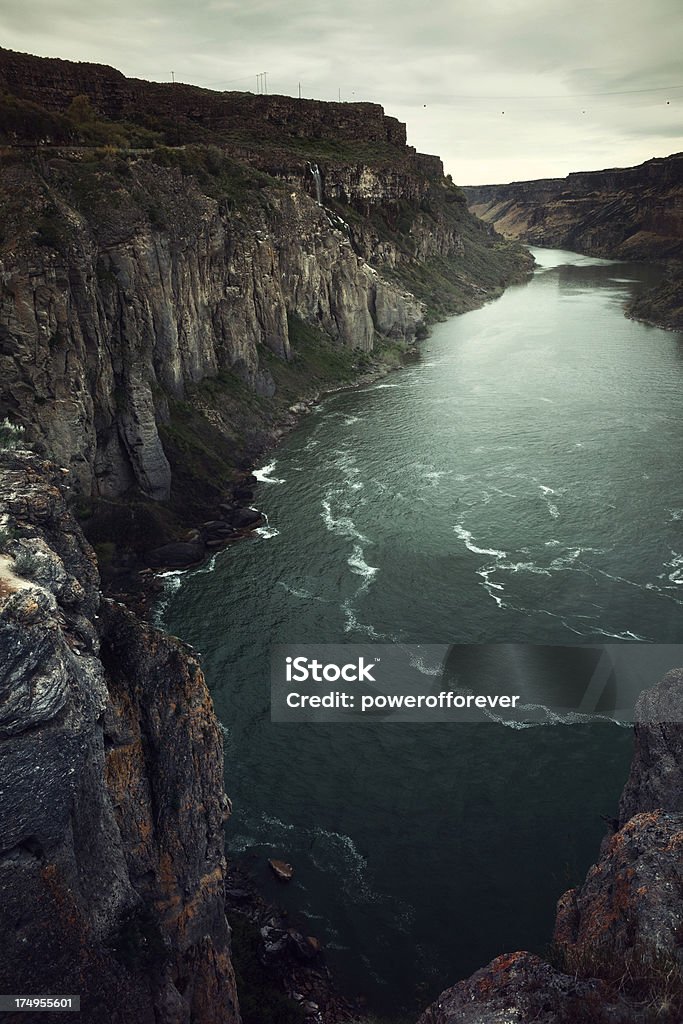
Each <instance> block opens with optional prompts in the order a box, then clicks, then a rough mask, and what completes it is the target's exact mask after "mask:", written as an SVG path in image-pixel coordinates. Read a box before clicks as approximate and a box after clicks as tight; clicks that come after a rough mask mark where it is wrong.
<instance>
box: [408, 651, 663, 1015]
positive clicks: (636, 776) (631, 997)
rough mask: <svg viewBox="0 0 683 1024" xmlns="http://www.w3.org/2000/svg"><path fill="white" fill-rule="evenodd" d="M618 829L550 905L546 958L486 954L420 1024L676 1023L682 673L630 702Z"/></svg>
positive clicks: (443, 995)
mask: <svg viewBox="0 0 683 1024" xmlns="http://www.w3.org/2000/svg"><path fill="white" fill-rule="evenodd" d="M636 718H637V720H638V724H637V725H636V748H635V754H634V758H633V764H632V766H631V773H630V776H629V779H628V782H627V784H626V787H625V789H624V793H623V795H622V800H621V806H620V820H619V821H617V822H615V824H616V825H617V826H620V827H619V828H618V830H617V831H616V832H615V833H614V834H613V835H610V836H608V837H607V838H606V839H605V840H604V841H603V844H602V848H601V851H600V859H599V860H598V862H597V863H596V864H595V865H594V866H593V867H592V868H591V869H590V870H589V872H588V875H587V877H586V880H585V882H584V883H583V885H581V886H579V887H578V888H576V889H571V890H570V891H569V892H566V893H565V894H564V895H563V896H562V897H561V899H560V900H559V902H558V907H557V917H556V922H555V932H554V939H553V941H554V948H555V956H556V958H557V960H558V961H559V962H560V964H561V966H562V969H561V970H560V969H555V968H554V967H552V966H551V965H550V964H548V963H546V962H544V961H542V960H540V959H539V958H538V957H535V956H531V955H530V954H529V953H523V952H518V953H513V954H510V955H506V956H502V957H498V958H497V959H496V960H494V961H493V962H492V963H491V964H489V965H488V967H485V968H483V969H482V970H480V971H477V972H476V974H473V975H472V977H471V978H469V979H467V980H466V981H462V982H460V983H459V984H458V985H455V986H454V987H453V988H451V989H448V990H446V991H445V992H444V993H442V994H441V996H440V997H439V999H438V1000H437V1001H436V1002H435V1003H434V1004H433V1005H432V1006H431V1007H430V1008H429V1009H428V1010H427V1011H426V1012H425V1014H423V1016H422V1017H421V1018H420V1024H497V1022H500V1024H513V1022H514V1024H518V1022H519V1024H526V1022H527V1021H532V1020H533V1021H542V1022H543V1024H575V1022H576V1021H584V1020H585V1021H590V1022H591V1024H644V1022H645V1021H646V1020H648V1019H649V1018H647V1017H644V1016H643V1014H644V1007H646V1006H649V1007H651V1009H652V1014H653V1015H654V1016H655V1018H656V1019H657V1020H658V1021H661V1022H662V1024H679V1021H680V1020H683V947H682V946H681V936H682V935H683V810H682V808H681V797H682V791H681V770H682V766H683V760H682V755H683V670H675V671H673V672H670V673H668V675H666V676H665V677H664V679H663V680H661V682H659V683H658V684H657V686H655V687H653V688H652V689H651V690H647V691H645V692H644V693H643V694H641V696H640V698H639V700H638V703H637V705H636Z"/></svg>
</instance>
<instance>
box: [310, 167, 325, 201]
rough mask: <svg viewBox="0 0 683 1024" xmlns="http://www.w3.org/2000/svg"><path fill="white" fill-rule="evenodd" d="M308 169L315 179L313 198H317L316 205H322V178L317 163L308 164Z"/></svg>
mask: <svg viewBox="0 0 683 1024" xmlns="http://www.w3.org/2000/svg"><path fill="white" fill-rule="evenodd" d="M308 169H309V171H310V172H311V174H312V175H313V180H314V181H315V198H316V199H317V200H318V206H322V205H323V179H322V177H321V174H320V168H319V167H318V165H317V164H309V165H308Z"/></svg>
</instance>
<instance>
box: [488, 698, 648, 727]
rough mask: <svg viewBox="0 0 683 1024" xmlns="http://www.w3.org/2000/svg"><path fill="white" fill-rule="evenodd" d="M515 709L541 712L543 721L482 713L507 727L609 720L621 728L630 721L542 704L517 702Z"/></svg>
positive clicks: (578, 723) (490, 712)
mask: <svg viewBox="0 0 683 1024" xmlns="http://www.w3.org/2000/svg"><path fill="white" fill-rule="evenodd" d="M517 710H519V711H533V712H535V713H538V712H539V711H540V712H542V713H543V716H544V720H543V721H535V722H520V721H517V720H516V719H514V718H513V719H509V718H503V717H502V716H500V715H497V714H496V713H495V711H491V710H489V709H484V714H485V715H486V717H487V718H489V719H490V720H491V721H492V722H497V723H498V724H499V725H504V726H505V727H506V728H507V729H538V728H543V727H544V726H548V725H580V724H590V723H591V722H611V723H612V724H613V725H618V726H621V727H622V728H629V727H630V723H628V722H621V721H619V720H618V719H616V718H610V717H609V715H597V714H584V713H583V712H580V711H566V712H564V713H562V712H559V711H553V710H551V708H547V707H546V706H545V705H544V704H519V705H518V708H517Z"/></svg>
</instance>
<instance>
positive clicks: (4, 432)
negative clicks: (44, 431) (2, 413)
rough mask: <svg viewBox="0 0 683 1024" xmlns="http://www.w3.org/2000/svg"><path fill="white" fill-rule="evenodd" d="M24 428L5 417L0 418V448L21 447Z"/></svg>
mask: <svg viewBox="0 0 683 1024" xmlns="http://www.w3.org/2000/svg"><path fill="white" fill-rule="evenodd" d="M24 433H25V431H24V428H23V427H22V426H21V425H20V424H18V423H12V422H11V420H8V419H7V418H5V419H4V420H0V448H5V449H7V448H11V449H14V448H21V447H23V441H24Z"/></svg>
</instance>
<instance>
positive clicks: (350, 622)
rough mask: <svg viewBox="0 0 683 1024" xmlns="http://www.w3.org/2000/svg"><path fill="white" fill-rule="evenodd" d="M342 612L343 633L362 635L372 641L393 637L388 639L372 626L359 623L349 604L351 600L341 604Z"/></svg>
mask: <svg viewBox="0 0 683 1024" xmlns="http://www.w3.org/2000/svg"><path fill="white" fill-rule="evenodd" d="M341 607H342V611H343V612H344V618H345V620H346V621H345V623H344V632H345V633H364V634H365V635H366V636H369V637H370V638H371V639H372V640H392V639H393V637H389V636H387V635H386V633H378V632H377V630H376V629H375V627H374V626H371V625H369V624H366V623H364V622H360V621H359V620H358V619H357V618H356V612H355V609H354V608H353V606H352V604H351V600H350V599H349V598H347V600H346V601H344V603H343V604H342V606H341Z"/></svg>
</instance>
